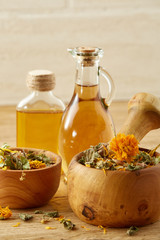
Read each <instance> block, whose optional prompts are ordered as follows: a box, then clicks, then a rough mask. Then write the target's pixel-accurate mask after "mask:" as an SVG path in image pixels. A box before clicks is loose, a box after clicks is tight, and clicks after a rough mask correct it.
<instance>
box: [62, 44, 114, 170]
mask: <svg viewBox="0 0 160 240" xmlns="http://www.w3.org/2000/svg"><path fill="white" fill-rule="evenodd" d="M68 51H69V52H70V53H71V54H72V56H73V57H74V58H75V60H76V62H77V69H76V81H75V88H74V94H73V96H72V99H71V101H70V103H69V105H68V106H67V108H66V110H65V112H64V114H63V116H62V121H61V125H60V131H59V154H60V155H61V157H62V168H63V171H64V173H65V174H66V173H67V170H68V165H69V162H70V161H71V159H72V157H73V156H74V155H76V154H77V153H79V152H81V151H83V150H85V149H87V148H89V147H90V146H91V145H96V144H98V143H100V142H108V141H109V140H111V138H112V137H113V136H114V135H115V132H114V124H113V122H112V118H111V116H110V114H109V112H108V105H109V104H110V103H111V101H112V99H113V96H114V90H115V88H114V83H113V81H112V79H111V77H110V76H109V74H108V73H107V72H106V70H104V69H103V68H102V67H100V66H99V59H100V57H102V56H103V51H102V49H100V48H89V47H78V48H74V49H68ZM99 75H102V76H103V77H104V78H105V79H106V81H107V84H108V89H109V90H108V96H107V98H106V99H105V102H106V105H104V101H102V98H101V95H100V91H99V88H100V86H99Z"/></svg>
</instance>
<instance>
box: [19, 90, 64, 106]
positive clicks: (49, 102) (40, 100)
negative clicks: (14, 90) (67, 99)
mask: <svg viewBox="0 0 160 240" xmlns="http://www.w3.org/2000/svg"><path fill="white" fill-rule="evenodd" d="M17 110H19V111H21V110H26V111H27V110H55V111H59V110H61V111H64V110H65V104H64V103H63V101H62V100H61V99H59V98H58V97H56V96H55V95H54V94H53V93H52V92H32V93H31V94H29V95H28V96H27V97H26V98H24V99H22V100H21V101H20V102H19V103H18V105H17Z"/></svg>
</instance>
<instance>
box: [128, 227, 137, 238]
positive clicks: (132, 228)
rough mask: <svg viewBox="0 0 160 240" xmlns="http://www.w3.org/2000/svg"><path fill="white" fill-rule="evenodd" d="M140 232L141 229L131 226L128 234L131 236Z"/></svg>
mask: <svg viewBox="0 0 160 240" xmlns="http://www.w3.org/2000/svg"><path fill="white" fill-rule="evenodd" d="M138 231H139V228H137V227H135V226H131V227H130V228H129V229H128V230H127V234H128V235H129V236H132V235H134V234H135V233H136V232H138Z"/></svg>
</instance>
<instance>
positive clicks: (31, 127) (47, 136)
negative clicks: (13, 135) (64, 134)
mask: <svg viewBox="0 0 160 240" xmlns="http://www.w3.org/2000/svg"><path fill="white" fill-rule="evenodd" d="M27 86H28V88H29V89H30V90H31V91H32V92H31V94H30V95H29V96H28V97H26V98H25V99H23V100H22V101H21V102H20V103H19V104H18V105H17V109H16V110H17V111H16V112H17V115H16V118H17V147H32V148H39V149H45V150H49V151H52V152H54V153H58V134H59V126H60V122H61V117H62V114H63V111H64V109H65V105H64V103H63V102H62V101H61V100H60V99H58V98H57V97H55V96H54V95H53V92H52V90H53V89H54V87H55V77H54V74H53V73H52V72H51V71H48V70H34V71H30V72H29V73H28V77H27Z"/></svg>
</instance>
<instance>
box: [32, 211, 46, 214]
mask: <svg viewBox="0 0 160 240" xmlns="http://www.w3.org/2000/svg"><path fill="white" fill-rule="evenodd" d="M34 213H35V214H43V213H44V211H42V210H35V212H34Z"/></svg>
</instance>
